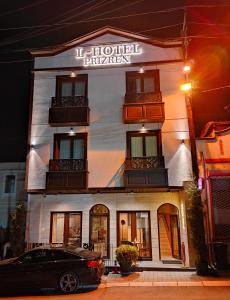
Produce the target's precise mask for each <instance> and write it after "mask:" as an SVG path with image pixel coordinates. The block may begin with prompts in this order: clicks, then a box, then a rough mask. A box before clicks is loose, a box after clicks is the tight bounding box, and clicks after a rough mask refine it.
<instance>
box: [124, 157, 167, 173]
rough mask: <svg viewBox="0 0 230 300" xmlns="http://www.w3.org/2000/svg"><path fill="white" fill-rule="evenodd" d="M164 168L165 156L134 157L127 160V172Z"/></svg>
mask: <svg viewBox="0 0 230 300" xmlns="http://www.w3.org/2000/svg"><path fill="white" fill-rule="evenodd" d="M156 168H164V157H163V156H149V157H132V158H126V160H125V169H126V170H140V169H156Z"/></svg>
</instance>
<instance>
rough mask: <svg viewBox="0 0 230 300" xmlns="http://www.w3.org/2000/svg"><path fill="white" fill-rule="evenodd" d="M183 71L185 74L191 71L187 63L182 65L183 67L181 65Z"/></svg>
mask: <svg viewBox="0 0 230 300" xmlns="http://www.w3.org/2000/svg"><path fill="white" fill-rule="evenodd" d="M183 72H184V73H185V74H188V73H190V72H191V66H190V65H188V64H186V65H184V67H183Z"/></svg>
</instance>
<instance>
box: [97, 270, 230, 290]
mask: <svg viewBox="0 0 230 300" xmlns="http://www.w3.org/2000/svg"><path fill="white" fill-rule="evenodd" d="M120 286H130V287H135V286H140V287H141V286H142V287H143V286H145V287H148V286H149V287H150V286H229V287H230V272H229V271H228V272H223V273H221V274H220V275H219V276H218V277H211V276H210V277H209V276H205V277H203V276H198V275H196V273H195V272H188V271H187V272H181V271H180V272H176V271H175V272H172V271H170V272H165V271H160V272H159V271H143V272H135V273H132V274H130V275H128V276H121V275H120V274H113V273H109V275H108V276H103V278H102V283H101V284H100V286H99V287H100V288H106V287H120Z"/></svg>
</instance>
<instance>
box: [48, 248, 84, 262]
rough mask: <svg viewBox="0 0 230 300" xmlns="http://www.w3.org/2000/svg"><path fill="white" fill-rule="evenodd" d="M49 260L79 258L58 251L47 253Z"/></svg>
mask: <svg viewBox="0 0 230 300" xmlns="http://www.w3.org/2000/svg"><path fill="white" fill-rule="evenodd" d="M49 256H50V260H52V261H54V260H63V259H65V260H72V259H80V257H79V256H76V255H74V254H71V253H68V252H64V251H60V250H51V251H49Z"/></svg>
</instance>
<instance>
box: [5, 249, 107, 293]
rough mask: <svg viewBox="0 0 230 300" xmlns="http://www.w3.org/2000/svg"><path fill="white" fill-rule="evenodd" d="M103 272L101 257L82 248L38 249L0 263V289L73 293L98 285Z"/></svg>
mask: <svg viewBox="0 0 230 300" xmlns="http://www.w3.org/2000/svg"><path fill="white" fill-rule="evenodd" d="M103 272H104V263H103V260H102V258H101V255H100V254H99V253H97V252H92V251H89V250H86V249H82V248H70V247H52V246H48V247H38V248H35V249H33V250H31V251H28V252H26V253H25V254H23V255H21V256H19V257H17V258H11V259H7V260H3V261H0V288H1V287H4V289H8V290H12V289H17V288H27V289H32V288H58V289H59V290H60V291H62V292H63V293H73V292H75V291H77V289H78V288H79V287H80V286H82V285H87V284H97V283H99V282H100V279H101V276H102V274H103Z"/></svg>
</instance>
